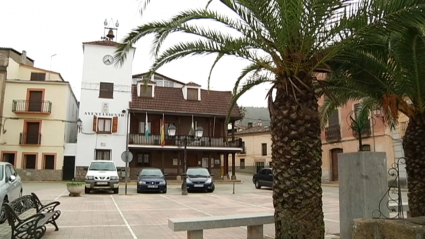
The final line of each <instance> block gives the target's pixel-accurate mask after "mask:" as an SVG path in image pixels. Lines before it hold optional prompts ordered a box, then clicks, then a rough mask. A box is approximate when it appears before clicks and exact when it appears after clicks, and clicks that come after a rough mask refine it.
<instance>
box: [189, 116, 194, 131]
mask: <svg viewBox="0 0 425 239" xmlns="http://www.w3.org/2000/svg"><path fill="white" fill-rule="evenodd" d="M189 135H195V125H194V123H193V115H192V124H191V125H190V130H189Z"/></svg>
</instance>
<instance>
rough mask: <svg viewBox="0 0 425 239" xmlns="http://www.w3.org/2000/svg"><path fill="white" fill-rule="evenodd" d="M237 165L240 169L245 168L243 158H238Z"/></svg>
mask: <svg viewBox="0 0 425 239" xmlns="http://www.w3.org/2000/svg"><path fill="white" fill-rule="evenodd" d="M239 165H240V167H241V169H245V159H240V162H239Z"/></svg>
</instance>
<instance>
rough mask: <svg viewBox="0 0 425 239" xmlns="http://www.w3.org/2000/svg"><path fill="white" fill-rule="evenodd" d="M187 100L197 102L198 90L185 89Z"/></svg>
mask: <svg viewBox="0 0 425 239" xmlns="http://www.w3.org/2000/svg"><path fill="white" fill-rule="evenodd" d="M187 99H188V100H198V89H187Z"/></svg>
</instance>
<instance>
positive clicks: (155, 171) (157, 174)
mask: <svg viewBox="0 0 425 239" xmlns="http://www.w3.org/2000/svg"><path fill="white" fill-rule="evenodd" d="M139 176H152V177H153V176H155V177H162V176H164V175H163V174H162V172H161V170H159V169H143V170H142V172H140V174H139Z"/></svg>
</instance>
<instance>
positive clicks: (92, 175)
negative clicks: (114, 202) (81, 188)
mask: <svg viewBox="0 0 425 239" xmlns="http://www.w3.org/2000/svg"><path fill="white" fill-rule="evenodd" d="M119 186H120V181H119V177H118V171H117V167H116V166H115V163H114V162H113V161H110V160H95V161H93V162H91V163H90V167H89V169H88V171H87V174H86V188H85V193H87V194H88V193H90V192H91V190H112V191H114V193H115V194H118V192H119Z"/></svg>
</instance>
